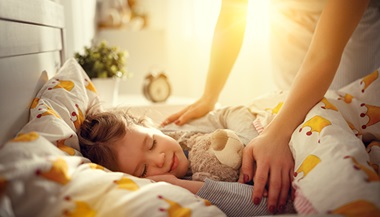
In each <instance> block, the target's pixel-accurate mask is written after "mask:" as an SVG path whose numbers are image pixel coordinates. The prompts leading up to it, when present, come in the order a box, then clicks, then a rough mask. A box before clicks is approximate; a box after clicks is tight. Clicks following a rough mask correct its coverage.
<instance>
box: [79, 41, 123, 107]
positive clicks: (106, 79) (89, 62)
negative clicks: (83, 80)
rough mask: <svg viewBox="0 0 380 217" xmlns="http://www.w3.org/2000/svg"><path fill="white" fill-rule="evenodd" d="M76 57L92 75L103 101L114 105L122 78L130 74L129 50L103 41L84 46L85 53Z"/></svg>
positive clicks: (89, 74) (90, 75) (88, 73)
mask: <svg viewBox="0 0 380 217" xmlns="http://www.w3.org/2000/svg"><path fill="white" fill-rule="evenodd" d="M75 59H76V60H77V61H78V63H79V64H80V65H81V66H82V67H83V69H84V71H85V72H86V73H87V75H88V76H89V77H90V79H91V81H92V82H93V84H94V86H95V88H96V89H97V93H98V94H99V97H100V99H101V101H103V102H104V103H105V104H106V105H111V106H112V105H113V104H114V102H115V101H116V100H117V95H118V89H119V81H120V78H124V77H126V76H128V72H127V70H126V63H127V60H126V59H127V52H126V51H121V50H120V49H119V48H118V47H116V46H113V47H111V46H109V45H108V44H107V42H106V41H102V42H101V43H99V44H94V45H92V46H91V47H84V53H83V54H80V53H79V52H77V53H75Z"/></svg>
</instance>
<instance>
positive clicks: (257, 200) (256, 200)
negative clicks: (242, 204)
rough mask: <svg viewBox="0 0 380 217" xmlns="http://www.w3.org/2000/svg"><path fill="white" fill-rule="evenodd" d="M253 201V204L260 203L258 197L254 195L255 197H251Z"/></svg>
mask: <svg viewBox="0 0 380 217" xmlns="http://www.w3.org/2000/svg"><path fill="white" fill-rule="evenodd" d="M253 203H254V204H255V205H259V204H260V198H258V197H255V198H254V199H253Z"/></svg>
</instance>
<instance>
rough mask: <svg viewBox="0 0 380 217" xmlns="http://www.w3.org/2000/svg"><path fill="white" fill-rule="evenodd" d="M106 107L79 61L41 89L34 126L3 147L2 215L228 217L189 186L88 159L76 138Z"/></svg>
mask: <svg viewBox="0 0 380 217" xmlns="http://www.w3.org/2000/svg"><path fill="white" fill-rule="evenodd" d="M98 101H99V99H98V96H97V94H96V89H95V87H94V86H93V85H92V83H91V80H90V79H89V78H88V76H87V75H86V73H85V72H84V71H83V69H82V68H81V67H80V66H79V64H78V63H77V62H76V61H75V60H74V59H69V60H67V61H66V62H65V64H64V65H63V66H62V67H61V69H60V70H59V72H58V73H57V74H56V75H55V76H54V77H53V78H51V79H50V80H49V81H48V82H47V83H46V84H45V85H44V86H43V87H42V88H41V90H40V91H39V92H38V94H37V95H36V97H35V99H34V100H33V102H32V103H31V106H30V120H29V122H28V123H27V124H26V125H25V126H24V127H23V128H22V129H21V131H20V132H19V134H18V135H17V136H16V137H15V138H13V139H11V140H10V141H8V142H6V143H5V144H2V145H1V146H0V147H1V149H0V216H49V217H50V216H225V214H224V213H223V212H222V211H220V210H219V209H218V208H217V207H216V206H214V205H212V204H210V202H209V201H207V200H204V199H202V198H200V197H197V196H195V195H194V194H192V193H191V192H189V191H187V190H185V189H183V188H180V187H177V186H174V185H171V184H168V183H164V182H153V181H151V180H149V179H141V178H136V177H133V176H130V175H127V174H124V173H118V172H111V171H109V170H108V169H106V168H104V167H102V166H99V165H96V164H94V163H91V162H90V161H89V160H88V159H86V158H84V157H82V155H81V154H80V149H79V144H78V139H77V137H76V133H75V132H76V129H78V127H79V125H80V124H81V121H82V120H83V117H84V115H85V112H86V110H87V108H88V106H89V105H91V104H92V103H97V102H98Z"/></svg>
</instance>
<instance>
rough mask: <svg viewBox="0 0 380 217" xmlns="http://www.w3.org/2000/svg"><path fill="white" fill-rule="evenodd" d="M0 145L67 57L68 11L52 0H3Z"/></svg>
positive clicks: (18, 126) (26, 115)
mask: <svg viewBox="0 0 380 217" xmlns="http://www.w3.org/2000/svg"><path fill="white" fill-rule="evenodd" d="M0 30H1V33H0V103H1V110H0V147H1V145H2V144H3V143H4V142H5V141H7V140H9V139H10V138H12V137H14V136H15V135H16V134H17V132H18V131H19V130H20V129H21V128H22V127H23V126H24V125H25V124H26V123H27V122H28V119H29V107H30V105H31V102H32V100H33V98H34V97H35V95H36V93H37V92H38V90H39V89H40V88H41V87H42V85H43V84H44V83H45V82H46V81H47V80H48V78H50V77H51V76H52V75H54V74H55V73H56V72H57V70H58V69H59V67H60V66H61V64H62V63H63V61H64V56H65V55H64V49H63V48H64V40H63V39H64V11H63V6H62V5H61V4H59V3H57V2H55V1H52V0H33V1H30V0H0Z"/></svg>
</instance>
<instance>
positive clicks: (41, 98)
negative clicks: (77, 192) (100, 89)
mask: <svg viewBox="0 0 380 217" xmlns="http://www.w3.org/2000/svg"><path fill="white" fill-rule="evenodd" d="M98 102H99V98H98V96H97V94H96V90H95V88H94V85H93V84H92V82H91V80H90V78H89V77H88V76H87V74H86V73H85V71H84V70H83V69H82V67H81V66H80V65H79V64H78V63H77V61H76V60H75V59H74V58H70V59H68V60H67V61H66V62H65V63H64V65H63V66H62V67H61V69H60V70H59V71H58V73H57V74H56V75H55V76H54V77H52V78H51V79H50V80H49V81H48V82H47V83H46V84H45V85H44V86H43V87H42V88H41V90H40V91H39V92H38V93H37V95H36V97H35V98H34V100H33V102H32V105H31V107H30V118H29V122H28V123H27V124H26V125H25V126H24V127H23V128H22V130H21V131H20V133H21V134H22V133H28V132H30V131H35V132H36V133H38V134H39V135H41V136H43V137H44V138H46V139H47V140H49V141H50V142H51V143H53V144H55V145H56V146H57V147H58V148H59V149H61V150H62V151H64V152H66V153H67V154H69V155H81V154H80V147H79V142H78V137H77V135H76V131H77V130H78V128H79V127H80V125H81V123H82V121H83V120H84V115H85V112H86V110H87V108H88V107H89V105H90V104H92V103H98Z"/></svg>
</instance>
